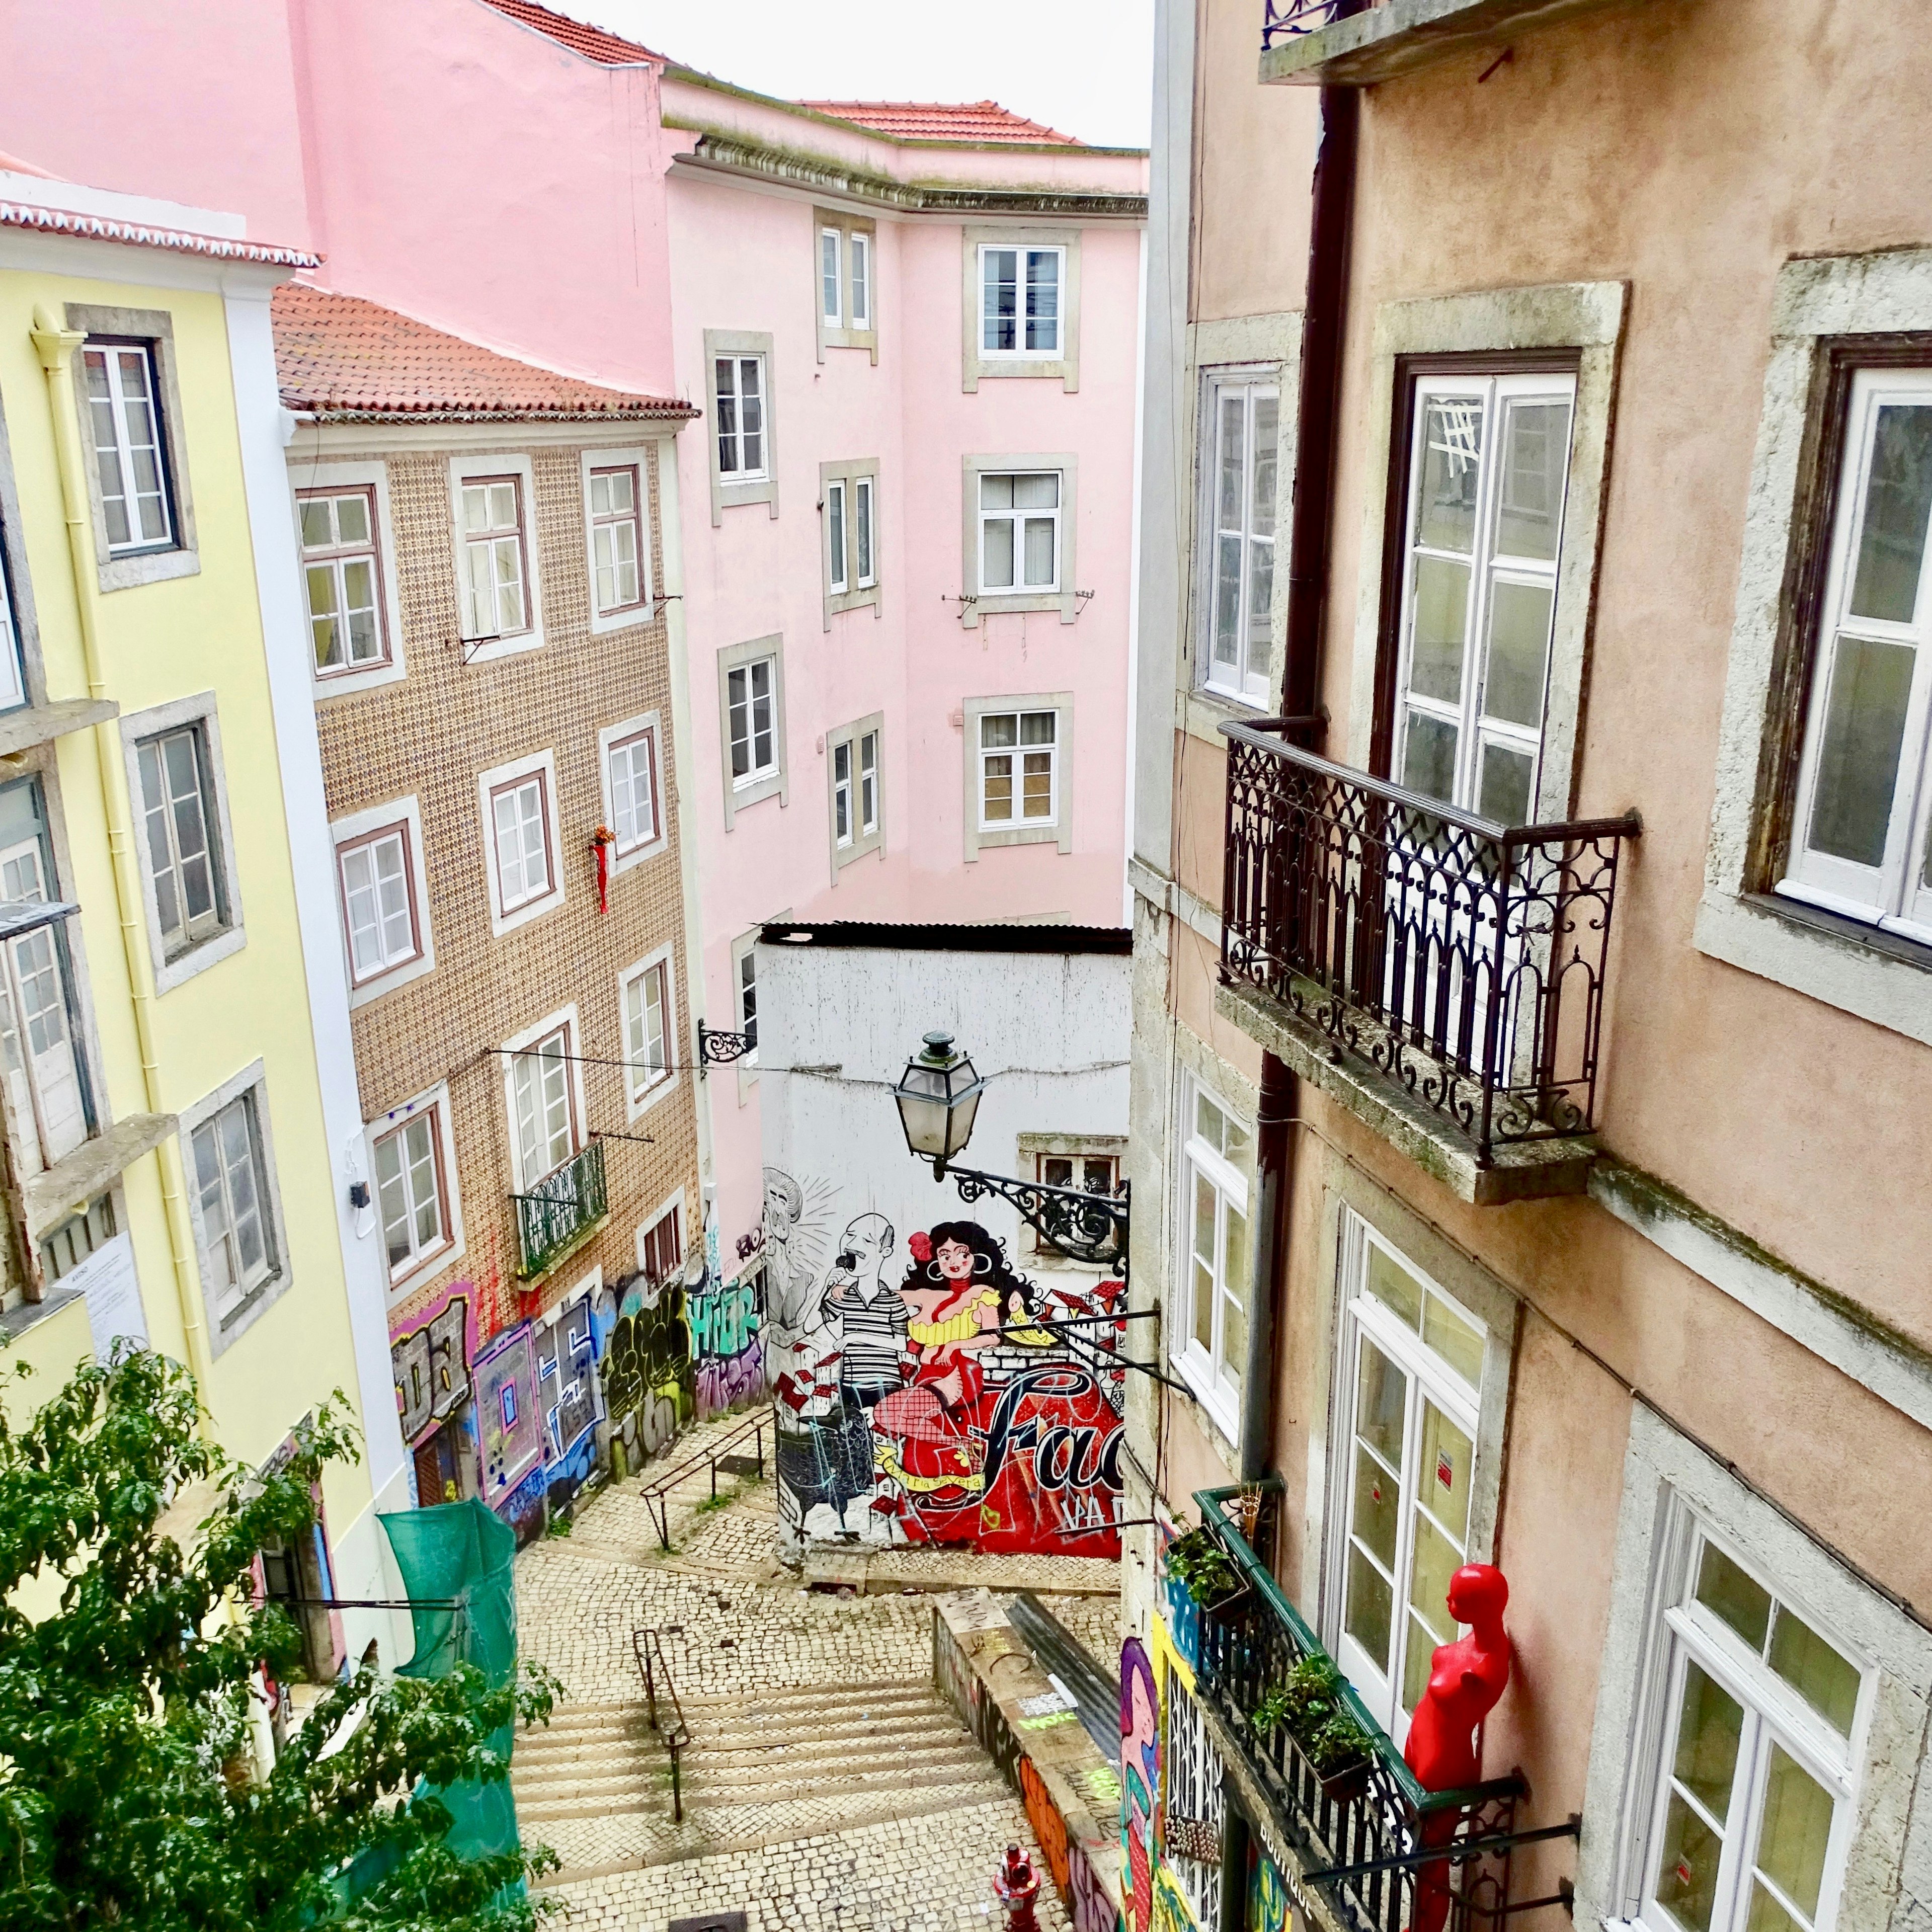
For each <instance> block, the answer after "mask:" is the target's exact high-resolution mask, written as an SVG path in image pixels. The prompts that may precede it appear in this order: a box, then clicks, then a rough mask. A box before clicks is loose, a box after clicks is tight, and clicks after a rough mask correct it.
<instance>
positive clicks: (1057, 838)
mask: <svg viewBox="0 0 1932 1932" xmlns="http://www.w3.org/2000/svg"><path fill="white" fill-rule="evenodd" d="M960 709H961V717H962V721H963V723H964V726H965V729H964V730H963V732H962V745H961V749H962V752H963V754H964V756H963V757H962V760H961V762H962V763H963V764H964V766H965V778H966V805H965V814H964V817H965V838H966V862H967V864H968V865H971V864H973V863H974V861H975V860H976V859H978V858H979V857H980V854H981V853H983V852H986V851H988V850H991V849H992V847H995V846H998V845H1058V847H1060V849H1061V851H1063V852H1071V851H1072V850H1073V692H1072V691H1027V692H1023V693H1022V694H1020V695H1019V696H1017V697H969V698H967V699H966V700H965V701H964V703H962V706H961V707H960ZM989 711H1051V712H1054V713H1055V724H1054V727H1053V745H1054V766H1053V781H1054V788H1055V796H1054V804H1055V807H1056V810H1055V814H1054V818H1053V822H1052V823H1051V824H1050V825H1025V826H1019V825H1016V826H1014V827H1013V829H1011V830H1010V831H1007V832H983V831H982V830H981V829H980V719H981V718H983V717H984V716H985V715H986V714H987V712H989ZM1016 749H1017V747H1016Z"/></svg>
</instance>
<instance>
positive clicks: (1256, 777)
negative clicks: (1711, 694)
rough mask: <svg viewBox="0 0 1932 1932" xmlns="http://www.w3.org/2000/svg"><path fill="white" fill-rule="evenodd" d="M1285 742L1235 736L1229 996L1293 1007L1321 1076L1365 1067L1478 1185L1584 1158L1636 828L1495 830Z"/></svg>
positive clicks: (1629, 823)
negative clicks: (1608, 975) (1569, 1151)
mask: <svg viewBox="0 0 1932 1932" xmlns="http://www.w3.org/2000/svg"><path fill="white" fill-rule="evenodd" d="M1282 728H1283V727H1281V726H1280V724H1279V723H1277V724H1276V726H1275V728H1274V730H1273V731H1271V730H1269V729H1268V728H1267V727H1265V726H1262V727H1257V726H1255V725H1249V724H1223V726H1222V727H1221V729H1222V730H1223V732H1224V733H1226V736H1227V738H1228V741H1229V742H1228V818H1227V847H1226V874H1225V877H1224V880H1223V893H1222V901H1221V904H1222V920H1223V924H1222V938H1221V980H1222V983H1223V986H1224V987H1230V988H1235V987H1238V988H1253V989H1259V991H1261V992H1265V994H1267V995H1268V996H1269V997H1270V998H1271V999H1272V1000H1273V1001H1274V1002H1276V1003H1277V1004H1278V1005H1279V1007H1280V1008H1281V1009H1283V1010H1284V1013H1285V1015H1286V1017H1287V1019H1289V1021H1290V1022H1292V1028H1291V1030H1292V1031H1295V1033H1297V1034H1298V1036H1299V1037H1300V1039H1301V1041H1302V1042H1303V1043H1304V1046H1305V1047H1306V1049H1307V1052H1309V1054H1310V1055H1312V1057H1313V1059H1314V1060H1315V1061H1316V1065H1315V1066H1314V1067H1313V1068H1310V1067H1304V1069H1303V1070H1304V1071H1307V1072H1310V1073H1311V1076H1312V1077H1315V1078H1317V1079H1320V1078H1322V1075H1323V1073H1325V1071H1326V1067H1327V1066H1328V1065H1335V1066H1340V1067H1349V1068H1352V1069H1353V1070H1354V1075H1355V1079H1357V1080H1358V1082H1360V1083H1361V1084H1363V1085H1367V1086H1368V1087H1370V1088H1377V1089H1379V1091H1380V1092H1381V1093H1382V1095H1383V1096H1384V1097H1385V1098H1386V1100H1387V1103H1388V1105H1389V1106H1390V1107H1391V1108H1392V1109H1399V1110H1400V1112H1402V1114H1403V1115H1404V1117H1405V1118H1406V1120H1408V1121H1410V1122H1412V1123H1418V1124H1419V1126H1418V1131H1419V1132H1421V1133H1427V1134H1429V1135H1432V1136H1439V1137H1442V1138H1445V1139H1450V1140H1452V1141H1454V1142H1457V1143H1458V1144H1459V1145H1460V1148H1461V1149H1462V1150H1463V1151H1464V1152H1465V1154H1466V1157H1467V1158H1469V1160H1471V1162H1472V1165H1473V1166H1474V1168H1475V1169H1477V1170H1478V1171H1481V1170H1486V1169H1491V1168H1493V1167H1494V1166H1496V1165H1497V1164H1498V1163H1499V1162H1501V1161H1505V1160H1507V1159H1508V1157H1510V1156H1511V1153H1512V1151H1516V1150H1521V1149H1523V1148H1537V1147H1538V1146H1543V1147H1544V1151H1545V1153H1546V1154H1547V1152H1548V1151H1549V1149H1548V1147H1547V1144H1549V1143H1557V1142H1560V1143H1565V1144H1566V1145H1574V1144H1575V1143H1576V1142H1577V1140H1578V1139H1579V1137H1580V1136H1586V1135H1588V1134H1589V1133H1590V1132H1591V1131H1592V1127H1593V1126H1594V1124H1595V1106H1596V1094H1597V1078H1598V1062H1599V1050H1600V1047H1601V1038H1602V1031H1603V1016H1604V974H1605V969H1606V966H1607V962H1608V958H1609V947H1610V920H1611V915H1612V913H1613V910H1614V909H1615V905H1616V883H1617V870H1618V864H1619V859H1620V857H1621V856H1622V850H1623V847H1624V844H1625V841H1626V840H1628V839H1630V838H1634V837H1636V836H1637V833H1638V832H1639V831H1640V829H1641V827H1640V823H1639V821H1638V820H1637V816H1636V814H1634V813H1631V814H1627V815H1626V816H1625V817H1621V818H1601V819H1589V820H1582V821H1580V822H1578V823H1572V824H1559V825H1532V826H1517V827H1514V828H1512V827H1509V826H1501V825H1496V824H1493V823H1490V821H1489V820H1487V819H1484V818H1479V817H1477V816H1476V815H1475V814H1474V813H1472V812H1468V811H1459V810H1457V808H1454V807H1453V806H1451V805H1444V804H1442V802H1440V801H1439V800H1438V799H1431V798H1427V797H1425V796H1423V795H1422V794H1421V793H1419V792H1414V791H1410V790H1407V789H1406V788H1405V787H1403V786H1401V785H1398V784H1391V783H1390V782H1389V781H1387V780H1386V779H1382V778H1370V776H1368V775H1367V773H1365V772H1358V771H1352V770H1350V769H1349V768H1348V767H1347V766H1343V765H1337V764H1333V763H1330V762H1329V760H1327V759H1326V758H1322V757H1317V756H1316V754H1314V753H1313V752H1312V751H1305V750H1303V749H1301V748H1298V747H1297V746H1295V745H1291V744H1289V743H1286V742H1283V738H1282V737H1281V736H1280V730H1281V729H1282ZM1295 1057H1296V1056H1295V1054H1293V1053H1292V1052H1291V1053H1290V1054H1289V1058H1291V1059H1293V1058H1295ZM1409 1151H1412V1152H1413V1151H1415V1149H1414V1148H1410V1150H1409ZM1556 1151H1558V1152H1559V1153H1560V1152H1561V1151H1562V1149H1560V1148H1559V1149H1558V1150H1556ZM1418 1157H1420V1156H1418ZM1516 1191H1517V1192H1518V1193H1524V1192H1549V1191H1553V1190H1550V1189H1549V1188H1540V1189H1539V1188H1535V1187H1529V1186H1527V1185H1526V1186H1523V1187H1519V1188H1517V1190H1516ZM1468 1198H1469V1199H1472V1200H1473V1199H1501V1198H1505V1197H1504V1196H1503V1195H1502V1194H1501V1193H1489V1192H1484V1191H1483V1190H1477V1191H1475V1192H1472V1193H1469V1196H1468Z"/></svg>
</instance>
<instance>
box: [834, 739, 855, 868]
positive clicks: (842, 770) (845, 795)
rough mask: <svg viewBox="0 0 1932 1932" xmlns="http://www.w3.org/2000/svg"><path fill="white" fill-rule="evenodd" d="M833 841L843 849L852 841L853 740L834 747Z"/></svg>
mask: <svg viewBox="0 0 1932 1932" xmlns="http://www.w3.org/2000/svg"><path fill="white" fill-rule="evenodd" d="M851 842H852V742H851V740H850V739H849V738H848V739H847V740H846V741H845V742H844V743H843V744H842V745H833V746H832V843H833V844H835V845H836V846H838V847H839V849H840V850H841V851H842V850H844V848H845V847H847V846H849V845H850V844H851Z"/></svg>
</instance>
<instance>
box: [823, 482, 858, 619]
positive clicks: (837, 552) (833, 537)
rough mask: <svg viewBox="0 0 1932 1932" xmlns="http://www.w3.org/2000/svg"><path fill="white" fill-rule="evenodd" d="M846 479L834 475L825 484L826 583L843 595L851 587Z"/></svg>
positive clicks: (832, 591) (832, 589)
mask: <svg viewBox="0 0 1932 1932" xmlns="http://www.w3.org/2000/svg"><path fill="white" fill-rule="evenodd" d="M845 491H846V484H845V479H844V478H843V477H842V476H835V477H833V478H832V480H831V481H829V482H828V483H827V484H826V486H825V587H826V590H827V592H829V594H830V595H832V596H834V597H842V596H844V595H845V593H846V592H847V591H848V590H849V589H851V587H852V577H851V570H852V566H851V562H850V545H851V537H852V532H851V530H850V527H849V526H848V523H847V515H846V506H845Z"/></svg>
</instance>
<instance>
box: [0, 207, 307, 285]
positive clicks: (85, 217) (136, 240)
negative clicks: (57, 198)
mask: <svg viewBox="0 0 1932 1932" xmlns="http://www.w3.org/2000/svg"><path fill="white" fill-rule="evenodd" d="M0 228H38V229H42V230H43V231H44V232H46V233H48V234H51V235H85V236H89V238H91V239H93V240H95V241H99V242H131V243H133V245H134V246H135V247H136V248H168V249H172V250H173V251H175V252H177V253H178V254H184V255H213V256H216V257H219V258H220V260H223V261H227V262H266V263H269V264H271V265H272V266H275V267H277V268H282V269H314V268H317V267H319V266H320V264H321V258H320V257H319V256H315V255H311V254H308V252H307V251H305V250H304V249H301V248H282V247H280V246H279V245H277V244H276V243H275V242H244V241H239V240H237V239H235V238H234V237H233V236H226V235H196V234H193V233H190V231H189V230H188V229H185V228H161V227H157V226H154V224H153V223H151V222H145V221H126V220H122V219H121V217H119V216H118V215H111V214H83V213H80V212H78V211H76V210H74V209H73V208H42V207H40V206H38V205H37V204H35V203H34V202H23V201H0Z"/></svg>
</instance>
